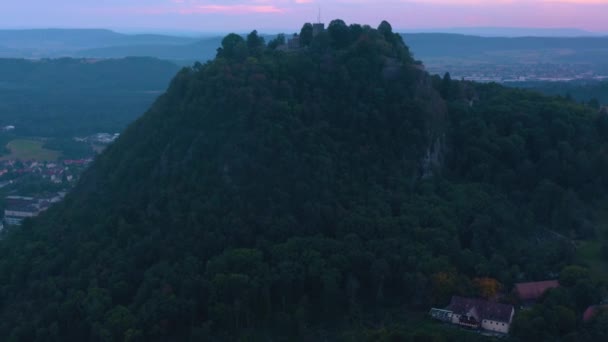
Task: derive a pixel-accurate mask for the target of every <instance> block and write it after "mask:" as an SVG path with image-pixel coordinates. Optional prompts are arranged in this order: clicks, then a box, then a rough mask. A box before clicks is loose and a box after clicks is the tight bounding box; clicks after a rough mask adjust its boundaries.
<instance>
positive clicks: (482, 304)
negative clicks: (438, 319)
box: [445, 296, 514, 323]
mask: <svg viewBox="0 0 608 342" xmlns="http://www.w3.org/2000/svg"><path fill="white" fill-rule="evenodd" d="M445 309H446V310H449V311H452V312H454V313H455V314H458V315H465V314H467V313H468V312H470V311H471V310H475V311H476V312H477V314H478V315H479V319H480V320H483V319H489V320H492V321H497V322H505V323H510V322H511V313H513V310H514V309H513V305H509V304H501V303H495V302H489V301H487V300H483V299H476V298H464V297H458V296H453V297H452V301H450V305H448V307H447V308H445Z"/></svg>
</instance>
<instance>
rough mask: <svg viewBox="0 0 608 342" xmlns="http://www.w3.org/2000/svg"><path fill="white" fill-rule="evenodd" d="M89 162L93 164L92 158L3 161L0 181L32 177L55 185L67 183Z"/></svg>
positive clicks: (0, 167) (0, 169) (0, 168)
mask: <svg viewBox="0 0 608 342" xmlns="http://www.w3.org/2000/svg"><path fill="white" fill-rule="evenodd" d="M91 162H93V159H92V158H87V159H78V160H64V161H62V162H57V163H48V162H40V161H34V160H30V161H16V160H4V161H1V162H0V180H1V181H3V182H7V181H11V180H15V179H18V178H20V177H22V176H26V175H34V176H39V177H40V178H42V179H46V180H49V181H51V182H53V183H56V184H61V183H66V182H67V183H69V182H72V181H73V180H75V179H76V178H77V177H78V175H79V174H80V173H81V172H82V169H84V168H85V167H87V166H88V165H89V164H90V163H91Z"/></svg>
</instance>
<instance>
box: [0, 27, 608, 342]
mask: <svg viewBox="0 0 608 342" xmlns="http://www.w3.org/2000/svg"><path fill="white" fill-rule="evenodd" d="M312 32H313V30H312V26H311V25H310V24H307V25H305V26H304V27H303V28H302V32H301V34H300V41H301V43H302V45H303V46H302V47H301V48H299V49H295V50H287V51H285V49H286V47H285V46H284V45H282V41H281V38H280V37H279V38H278V39H277V40H274V41H271V42H269V43H268V44H265V43H264V42H263V40H262V39H261V38H260V37H258V36H257V34H256V32H255V31H254V32H252V33H251V34H250V35H249V36H248V37H247V38H246V39H243V38H242V37H240V36H238V35H234V34H231V35H228V36H227V37H225V38H224V40H223V42H222V48H221V49H220V50H219V51H218V54H217V57H216V58H215V60H213V61H211V62H208V63H206V64H204V65H203V64H196V65H194V66H193V67H192V68H186V69H183V70H182V71H181V72H179V73H178V75H177V76H176V77H175V78H174V79H173V81H172V83H171V85H170V88H169V90H168V91H167V93H166V94H164V95H163V96H161V97H160V98H159V99H158V100H157V101H156V103H155V104H154V106H153V107H152V108H151V109H150V110H149V111H148V112H147V113H146V114H145V115H144V116H143V117H141V118H140V119H138V120H137V121H136V122H134V123H133V124H131V125H130V126H129V128H128V129H127V130H126V131H125V132H124V134H123V135H121V137H120V138H119V140H118V141H117V142H116V143H115V144H113V145H111V146H110V147H109V148H108V149H107V150H106V151H105V152H104V153H103V154H101V155H100V156H99V158H98V159H97V160H96V162H95V163H94V165H93V167H91V168H90V169H89V171H88V172H87V173H86V174H85V175H84V176H83V178H82V180H81V182H80V184H79V185H78V186H77V188H76V189H75V190H74V191H73V192H72V193H71V194H69V195H68V196H67V198H66V200H65V201H64V202H63V203H61V204H59V205H57V206H55V207H53V208H52V209H51V210H49V211H48V212H46V213H45V214H43V215H42V216H41V217H39V218H38V219H36V220H34V221H29V222H26V224H25V225H24V226H22V227H21V228H19V229H11V230H9V231H8V232H7V233H5V235H4V236H3V238H2V239H1V240H0V336H4V337H6V340H8V341H206V340H209V341H234V340H239V339H240V340H247V341H249V340H251V341H258V340H259V341H268V340H274V341H295V340H302V341H318V340H337V341H340V340H344V341H360V340H363V341H365V340H369V341H376V340H386V341H388V340H391V341H394V340H409V339H413V338H416V340H431V339H436V340H441V339H446V340H451V341H453V340H459V339H460V340H466V341H471V340H475V339H482V338H483V337H481V336H477V335H472V334H471V335H470V334H467V333H464V332H461V331H459V330H453V329H444V328H442V327H441V326H439V325H432V326H430V327H428V324H427V323H424V322H425V321H424V320H423V318H422V317H423V313H424V312H427V311H428V309H429V307H431V306H442V305H446V304H447V302H448V301H449V298H450V296H451V295H454V294H459V295H469V296H475V295H480V296H484V295H485V296H488V295H494V294H495V293H492V291H488V289H487V288H485V287H483V286H480V284H484V283H487V281H480V279H490V283H494V281H495V282H496V283H498V282H500V283H501V284H502V287H503V288H504V289H505V290H506V291H508V289H510V288H511V287H512V284H513V283H514V282H516V281H521V280H539V279H541V280H542V279H546V278H550V277H555V276H556V275H557V274H559V273H560V272H561V273H562V275H563V279H564V282H563V285H564V288H563V289H562V290H560V292H556V294H555V296H553V297H551V298H550V300H549V301H548V302H547V303H546V304H544V305H545V306H543V307H542V308H539V309H534V310H531V311H529V313H528V314H526V315H527V316H525V317H526V318H525V319H524V320H522V321H521V322H516V323H515V325H514V328H513V329H514V330H513V334H514V336H516V337H520V338H521V339H522V340H530V341H539V340H543V339H546V340H548V341H554V340H556V339H557V338H559V337H560V336H565V335H570V336H574V338H579V337H580V338H585V337H594V336H599V335H597V334H601V333H605V326H604V328H601V327H602V326H601V325H600V329H595V328H594V327H595V326H587V325H583V324H582V323H581V322H580V318H578V317H579V316H580V315H579V314H580V313H581V312H582V310H583V309H584V307H585V306H586V305H588V304H592V303H596V302H598V301H599V300H600V294H601V289H602V288H603V286H604V284H603V283H601V282H598V281H596V280H595V278H593V277H591V276H588V274H589V273H588V271H586V270H585V269H584V268H582V267H578V266H577V267H572V266H570V267H566V266H568V265H570V264H572V263H574V262H575V260H574V259H575V250H574V248H573V244H572V243H571V241H570V239H585V238H591V237H594V236H597V235H596V234H599V232H598V229H597V228H596V226H595V225H594V223H595V221H594V220H595V217H594V216H593V215H592V213H591V211H590V208H591V207H592V204H594V203H597V202H598V201H599V200H601V199H605V193H606V190H607V189H608V179H607V177H608V176H607V174H606V172H605V170H606V167H607V166H608V155H607V154H606V150H607V149H606V147H608V144H607V143H608V141H606V139H607V137H608V134H607V133H608V120H607V118H606V117H605V116H602V115H600V114H599V113H598V112H597V111H596V110H592V109H590V108H588V107H583V106H580V105H577V104H575V103H573V102H568V101H566V100H564V99H559V98H550V97H544V96H541V95H538V94H536V93H531V92H526V91H522V90H514V89H505V88H502V87H500V86H496V85H477V84H473V83H461V82H455V81H451V80H450V79H449V77H445V78H443V79H441V78H439V77H434V78H433V77H430V76H429V75H427V74H426V73H425V72H424V70H423V67H422V66H421V65H420V64H419V63H417V62H416V61H414V60H413V59H412V57H411V54H410V51H409V49H408V48H407V46H406V45H405V44H404V42H403V41H402V39H401V37H400V36H399V35H396V34H394V33H393V32H392V29H391V27H390V25H389V24H388V23H386V22H383V23H382V24H381V25H380V26H379V27H378V29H372V28H370V27H368V26H359V25H350V26H347V25H346V24H345V23H344V22H343V21H341V20H335V21H332V22H331V24H330V25H329V28H328V30H326V31H325V32H322V33H320V34H319V35H317V36H314V37H313V34H312ZM565 267H566V268H565ZM564 268H565V270H564ZM563 270H564V271H563ZM572 274H574V275H576V277H573V276H572ZM572 279H574V280H572ZM568 280H570V281H568ZM555 307H559V308H558V309H559V310H558V311H559V313H560V315H556V314H551V313H552V312H555V310H553V309H555ZM566 323H567V324H566ZM594 329H595V330H594ZM602 329H604V330H602ZM534 334H537V335H534ZM539 336H540V337H539Z"/></svg>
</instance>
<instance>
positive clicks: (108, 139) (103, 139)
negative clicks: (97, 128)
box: [74, 133, 120, 145]
mask: <svg viewBox="0 0 608 342" xmlns="http://www.w3.org/2000/svg"><path fill="white" fill-rule="evenodd" d="M119 136H120V134H119V133H114V134H110V133H96V134H93V135H90V136H88V137H82V138H78V137H77V138H74V140H76V141H79V142H87V143H89V144H99V145H108V144H111V143H113V142H114V141H116V139H118V137H119Z"/></svg>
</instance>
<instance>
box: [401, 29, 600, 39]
mask: <svg viewBox="0 0 608 342" xmlns="http://www.w3.org/2000/svg"><path fill="white" fill-rule="evenodd" d="M399 32H402V33H450V34H465V35H471V36H480V37H597V36H606V35H608V33H599V32H590V31H585V30H581V29H577V28H526V27H521V28H520V27H456V28H447V29H446V28H440V29H424V30H419V29H418V30H400V31H399Z"/></svg>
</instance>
